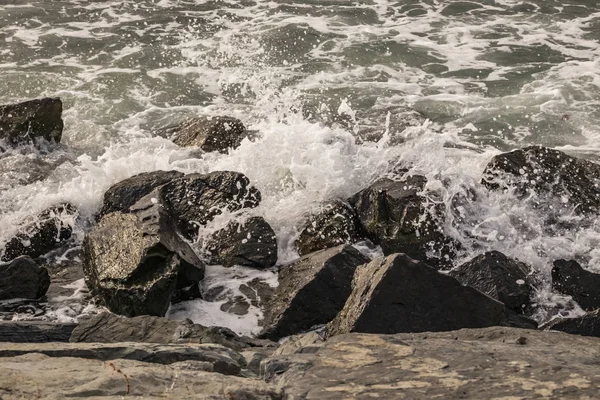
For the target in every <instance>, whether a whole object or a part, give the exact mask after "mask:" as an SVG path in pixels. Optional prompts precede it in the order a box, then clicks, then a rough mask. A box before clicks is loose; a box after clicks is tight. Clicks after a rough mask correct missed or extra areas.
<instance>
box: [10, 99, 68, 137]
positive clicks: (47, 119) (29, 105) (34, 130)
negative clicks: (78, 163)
mask: <svg viewBox="0 0 600 400" xmlns="http://www.w3.org/2000/svg"><path fill="white" fill-rule="evenodd" d="M62 130H63V120H62V101H60V99H58V98H43V99H37V100H30V101H26V102H23V103H18V104H7V105H2V106H0V140H3V141H4V142H5V143H6V144H7V145H9V146H17V145H19V144H22V143H31V142H35V141H36V140H37V139H39V138H42V139H45V140H47V141H54V142H60V139H61V137H62Z"/></svg>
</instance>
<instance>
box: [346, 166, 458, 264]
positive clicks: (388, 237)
mask: <svg viewBox="0 0 600 400" xmlns="http://www.w3.org/2000/svg"><path fill="white" fill-rule="evenodd" d="M426 183H427V179H426V178H425V177H423V176H420V175H413V176H409V177H407V178H405V179H403V180H401V181H393V180H391V179H388V178H383V179H380V180H378V181H377V182H375V183H374V184H372V185H371V186H370V187H369V188H367V189H364V190H362V191H360V192H359V193H357V194H355V195H354V196H353V197H351V198H350V199H349V200H348V201H349V202H350V204H351V205H352V206H353V207H354V209H355V210H356V212H357V214H358V218H359V220H360V222H361V224H362V227H363V229H364V231H365V233H366V234H367V236H368V237H369V239H371V240H372V241H373V242H374V243H376V244H379V245H381V248H382V250H383V253H384V254H386V255H389V254H393V253H406V254H408V255H409V256H410V257H412V258H414V259H417V260H421V261H426V262H427V263H429V264H430V265H433V266H435V267H449V266H451V265H452V258H453V255H454V244H453V243H452V241H451V240H450V239H448V238H447V237H445V236H444V234H443V228H442V225H441V224H442V222H443V219H444V210H443V205H442V204H441V203H437V204H431V202H430V200H429V199H428V196H433V193H426V194H424V193H423V191H424V189H425V184H426Z"/></svg>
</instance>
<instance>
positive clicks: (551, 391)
mask: <svg viewBox="0 0 600 400" xmlns="http://www.w3.org/2000/svg"><path fill="white" fill-rule="evenodd" d="M247 356H252V354H248V355H245V356H244V357H242V355H241V354H240V353H237V352H235V351H233V350H231V349H227V348H225V347H223V346H219V345H215V344H187V343H186V344H150V343H130V342H123V343H110V344H100V343H0V398H1V399H3V400H4V399H10V400H12V399H23V398H27V399H29V398H43V399H63V398H74V399H78V398H86V399H89V398H102V399H121V398H132V399H141V398H145V399H147V398H173V399H192V398H202V399H221V400H222V399H225V400H228V399H243V400H255V399H256V400H258V399H260V400H263V399H270V400H275V399H279V400H283V399H286V400H292V399H293V400H303V399H372V398H379V399H423V400H424V399H478V400H487V399H590V400H591V399H596V398H598V387H600V363H598V360H599V359H600V338H594V337H584V336H576V335H569V334H565V333H562V332H543V331H534V330H524V329H519V328H506V327H491V328H483V329H462V330H458V331H453V332H436V333H431V332H424V333H418V334H416V333H403V334H396V335H380V334H363V333H350V334H343V335H338V336H334V337H331V338H329V339H328V340H326V341H323V340H322V339H321V337H320V336H319V335H318V334H316V333H314V332H310V333H307V334H303V335H298V336H293V337H290V338H288V339H287V340H286V341H285V342H284V343H283V344H282V345H281V346H280V347H279V348H278V349H277V350H275V351H274V352H273V351H271V352H268V353H265V354H264V357H260V358H262V360H261V361H259V363H260V365H259V367H258V372H259V373H260V376H255V374H253V373H250V372H249V369H250V368H251V365H250V363H247V362H246V360H248V357H247ZM254 358H256V357H254Z"/></svg>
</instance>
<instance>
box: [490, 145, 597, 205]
mask: <svg viewBox="0 0 600 400" xmlns="http://www.w3.org/2000/svg"><path fill="white" fill-rule="evenodd" d="M482 183H483V184H484V185H485V186H486V187H487V188H488V189H491V190H497V189H512V190H514V191H515V194H516V195H517V196H518V197H519V198H525V197H527V196H529V195H530V194H536V195H537V196H542V197H550V198H552V199H554V201H552V203H551V204H550V205H552V207H554V208H556V207H557V206H558V207H560V208H562V209H574V211H575V212H576V213H578V214H587V213H594V214H596V213H598V212H599V211H600V165H598V164H596V163H593V162H590V161H587V160H583V159H579V158H575V157H571V156H569V155H567V154H565V153H563V152H561V151H558V150H554V149H549V148H546V147H542V146H530V147H525V148H523V149H519V150H515V151H511V152H510V153H503V154H499V155H497V156H495V157H494V158H493V159H492V160H491V161H490V162H489V164H488V165H487V166H486V168H485V170H484V172H483V180H482ZM536 201H538V204H537V205H538V206H540V200H536ZM544 207H545V208H550V207H546V206H544Z"/></svg>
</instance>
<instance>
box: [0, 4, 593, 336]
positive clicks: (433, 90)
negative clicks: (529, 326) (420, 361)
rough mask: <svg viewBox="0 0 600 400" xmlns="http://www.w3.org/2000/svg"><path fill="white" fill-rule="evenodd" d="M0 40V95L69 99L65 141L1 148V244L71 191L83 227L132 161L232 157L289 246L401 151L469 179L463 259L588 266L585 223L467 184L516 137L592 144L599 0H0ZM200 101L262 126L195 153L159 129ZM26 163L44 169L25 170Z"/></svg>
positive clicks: (461, 233)
mask: <svg viewBox="0 0 600 400" xmlns="http://www.w3.org/2000/svg"><path fill="white" fill-rule="evenodd" d="M0 43H1V45H0V104H4V103H9V102H14V101H21V100H25V99H28V98H35V97H40V96H60V97H61V98H62V99H63V101H64V103H65V112H64V119H65V132H64V134H63V141H62V142H63V145H61V146H59V147H58V148H57V149H55V150H54V151H53V152H52V153H51V154H49V155H44V154H41V153H37V154H34V155H32V154H29V153H26V152H23V151H15V152H13V153H11V154H8V155H6V154H5V155H4V156H3V159H0V166H2V165H4V166H5V167H6V166H7V165H8V167H11V166H12V170H11V171H12V172H10V173H4V175H3V176H2V182H0V241H2V240H3V239H6V238H7V237H9V236H10V235H11V233H12V226H13V224H14V223H15V222H16V221H18V220H20V219H21V218H23V216H25V215H29V214H31V213H32V212H35V211H39V210H42V209H44V208H45V207H48V206H49V205H51V204H55V203H57V202H61V201H68V202H71V203H72V204H74V205H77V207H78V208H79V210H80V214H81V218H80V220H79V221H78V223H77V230H76V231H77V238H78V239H77V240H81V238H82V235H83V233H84V231H85V230H86V229H88V227H89V223H90V221H91V216H92V214H93V213H94V212H95V211H96V210H97V209H98V207H99V205H100V203H101V199H102V194H103V192H104V191H105V190H106V189H107V188H108V187H109V186H110V185H112V184H113V183H116V182H118V181H120V180H122V179H124V178H126V177H129V176H132V175H134V174H136V173H139V172H143V171H151V170H156V169H177V170H180V171H183V172H208V171H213V170H222V169H229V170H236V171H240V172H243V173H245V174H246V175H247V176H248V177H249V178H250V179H251V181H252V182H253V183H254V184H255V185H256V186H257V187H258V188H259V189H260V190H261V192H262V193H263V199H264V200H263V203H262V204H261V206H260V207H259V208H258V209H257V210H255V211H256V212H257V213H258V214H260V215H263V216H265V218H266V219H267V220H268V222H270V223H271V224H272V225H273V227H274V228H275V230H276V231H277V233H278V240H279V244H280V254H279V262H280V263H284V262H287V261H290V260H293V259H294V258H295V257H296V254H295V252H294V251H293V249H292V247H291V245H290V243H291V242H292V241H293V239H294V238H295V236H296V235H297V233H298V232H297V226H298V223H299V221H301V219H302V217H303V216H304V215H305V214H306V213H307V212H309V211H311V210H314V209H316V208H317V207H318V205H319V203H320V202H321V201H323V200H327V199H332V198H336V197H339V198H346V197H348V196H349V195H352V194H353V193H355V192H357V191H358V190H360V189H362V188H364V187H366V186H367V185H368V184H369V183H370V182H372V181H373V180H374V179H376V178H378V177H380V176H382V175H385V174H386V173H388V172H389V171H391V170H393V169H394V168H396V167H398V166H402V167H409V168H411V170H412V171H413V172H415V173H420V174H424V175H426V176H427V177H428V179H429V183H428V187H429V188H430V189H435V190H438V191H439V192H440V193H442V197H443V201H445V202H446V203H449V201H450V199H451V198H452V197H453V196H454V195H455V194H456V193H463V192H467V191H471V192H475V193H477V194H478V198H479V200H478V201H477V202H476V203H474V204H472V205H470V206H469V207H470V209H469V210H466V211H465V212H466V215H467V217H466V218H462V219H461V220H460V221H458V220H453V219H452V218H450V217H449V218H448V221H446V222H447V223H446V227H445V228H446V233H447V234H448V235H451V236H453V237H455V238H456V239H457V240H459V241H461V242H462V243H463V245H464V250H463V253H462V254H461V256H460V259H459V260H457V263H458V262H460V261H463V260H465V259H467V258H470V257H471V256H473V255H475V254H478V253H480V252H482V251H484V250H489V249H496V250H499V251H502V252H504V253H506V254H508V255H511V256H514V257H518V258H519V259H521V260H523V261H526V262H528V263H529V264H531V265H532V266H533V267H534V268H535V269H536V270H537V271H540V272H541V273H542V276H545V277H548V274H549V269H550V267H551V262H552V261H553V260H555V259H556V258H560V257H566V258H572V257H577V258H580V259H583V260H585V261H586V262H587V265H589V268H590V269H592V270H596V271H598V272H600V252H599V250H597V248H598V244H599V242H600V228H598V227H596V223H595V222H594V223H592V224H586V225H585V228H583V227H582V228H581V229H576V230H568V231H561V232H555V231H554V232H548V230H547V229H544V228H543V226H542V225H543V224H542V216H539V215H536V213H535V212H532V210H531V208H530V207H529V205H528V204H527V202H520V201H517V200H515V199H514V198H512V197H510V196H509V195H508V194H489V193H487V192H485V191H484V190H482V187H481V186H480V184H479V181H480V178H481V172H482V171H483V168H484V167H485V164H486V163H487V162H488V161H489V159H490V158H491V157H492V156H493V155H494V154H497V153H499V152H500V151H506V150H508V149H512V148H517V147H520V146H523V145H526V144H542V145H546V146H551V147H557V148H560V149H563V150H565V151H568V152H569V153H571V154H574V155H578V156H583V157H587V158H591V159H597V158H598V155H599V154H600V153H599V152H598V150H599V149H600V128H599V126H600V5H599V4H598V2H596V1H591V0H585V1H584V0H566V1H554V0H531V1H516V0H497V1H494V0H477V1H436V0H405V1H392V0H357V1H343V0H320V1H316V0H304V1H301V0H272V1H262V0H256V1H251V0H241V1H202V0H195V1H191V0H187V1H186V0H181V1H175V0H160V1H158V0H156V1H151V0H135V1H134V0H124V1H110V0H109V1H106V0H69V1H67V0H45V1H23V0H0ZM415 111H416V112H418V113H420V114H421V115H422V117H419V116H418V114H417V113H415ZM198 114H202V115H205V114H208V115H219V114H227V115H231V116H235V117H238V118H240V119H241V120H242V121H243V122H244V123H245V124H246V125H247V126H248V127H250V128H251V129H253V130H256V131H258V132H259V139H257V140H256V141H254V142H250V141H245V142H244V143H243V144H242V146H241V147H240V148H239V149H236V150H233V151H231V152H230V153H229V154H228V155H222V154H205V155H203V156H201V157H198V155H197V154H194V153H193V152H192V151H190V150H189V149H181V148H179V147H177V146H176V145H174V144H172V143H171V142H170V141H169V140H167V139H165V138H162V137H160V135H158V134H157V132H160V130H161V128H164V127H165V126H170V125H173V124H175V123H178V122H180V121H182V120H184V119H185V118H187V117H189V116H192V115H198ZM32 160H34V161H38V162H41V161H43V163H46V164H44V165H43V166H42V167H40V173H41V174H42V177H43V178H44V179H42V180H37V181H33V182H31V179H28V178H27V177H23V176H21V175H20V174H22V171H21V172H19V169H18V165H20V164H19V163H27V162H31V161H32ZM40 160H41V161H40ZM2 163H4V164H2ZM9 169H10V168H9ZM536 299H537V300H538V302H539V307H538V309H537V310H536V311H534V316H535V317H536V318H537V319H538V320H544V319H546V318H548V315H549V314H548V313H549V311H548V310H549V309H551V308H554V307H556V306H558V307H564V308H565V310H574V311H573V312H578V309H577V308H576V307H575V308H573V306H572V305H570V304H569V301H568V299H565V298H563V297H561V296H558V295H556V294H555V293H552V292H551V291H550V290H549V289H548V284H547V282H546V283H543V284H542V285H541V286H540V288H539V291H538V293H537V294H536ZM197 319H198V320H199V322H202V321H203V319H202V317H201V316H200V317H198V318H197ZM241 330H243V329H241Z"/></svg>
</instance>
